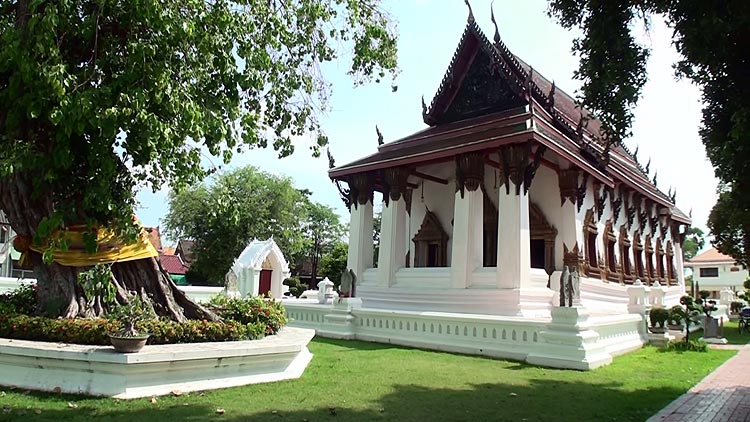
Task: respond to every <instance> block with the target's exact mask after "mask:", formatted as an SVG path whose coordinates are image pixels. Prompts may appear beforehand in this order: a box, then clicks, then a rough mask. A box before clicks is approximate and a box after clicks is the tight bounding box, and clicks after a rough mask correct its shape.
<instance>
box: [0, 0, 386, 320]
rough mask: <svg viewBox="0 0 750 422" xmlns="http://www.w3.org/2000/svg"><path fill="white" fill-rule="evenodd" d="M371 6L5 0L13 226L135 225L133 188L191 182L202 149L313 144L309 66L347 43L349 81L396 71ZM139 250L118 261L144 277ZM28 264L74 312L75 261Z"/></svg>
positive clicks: (2, 136)
mask: <svg viewBox="0 0 750 422" xmlns="http://www.w3.org/2000/svg"><path fill="white" fill-rule="evenodd" d="M379 6H380V0H357V1H352V0H333V1H328V0H287V1H279V0H236V1H232V0H212V1H206V0H179V1H175V0H163V1H151V2H143V1H137V0H72V1H33V0H10V1H5V2H2V4H0V208H1V209H2V210H3V211H4V212H5V214H6V215H7V216H8V219H9V221H10V223H11V225H12V226H13V229H14V230H15V231H16V232H17V233H18V234H19V236H20V237H24V238H32V239H34V242H35V243H42V242H43V241H44V240H45V239H47V238H49V237H50V235H51V234H52V233H54V231H55V230H56V229H59V228H68V227H71V226H76V225H83V226H85V227H86V230H88V233H89V235H88V236H85V239H86V240H88V241H87V248H89V249H93V248H96V245H95V241H94V239H95V237H96V236H95V233H96V229H97V228H99V227H108V228H111V229H115V230H117V231H118V232H121V233H123V234H127V235H128V236H129V237H130V238H131V239H132V238H134V237H135V236H136V232H137V231H138V227H137V225H134V224H133V222H132V220H131V218H132V215H133V207H134V205H135V200H134V195H135V193H134V192H135V191H136V190H137V189H138V188H141V187H144V186H145V187H152V188H154V189H156V188H161V187H163V186H170V187H171V188H173V189H180V188H183V187H186V186H191V185H193V184H195V183H196V182H197V181H198V180H200V179H201V178H202V177H204V176H205V175H206V174H207V173H208V172H209V171H210V170H207V169H205V168H203V167H201V158H202V155H203V154H210V155H213V156H218V157H221V159H222V160H223V161H224V162H227V161H228V160H229V159H230V158H231V157H232V154H233V153H235V152H237V151H242V150H244V149H246V148H251V147H267V146H269V145H271V146H273V148H274V149H276V150H277V151H278V152H279V155H282V156H283V155H288V154H290V153H292V151H293V150H294V144H293V139H295V138H296V137H300V136H307V137H311V138H312V139H315V140H316V141H317V142H316V143H315V146H313V147H312V150H313V151H312V152H313V153H314V154H318V153H319V148H320V147H321V146H323V145H325V144H326V142H327V140H326V137H325V135H324V133H323V131H322V130H321V128H320V125H319V122H318V116H319V114H320V112H321V111H322V110H324V109H325V108H326V100H327V98H328V95H329V91H330V87H329V85H328V84H327V83H326V81H325V79H324V77H323V75H322V73H321V71H320V64H321V63H325V62H330V61H332V60H334V59H336V58H337V57H340V56H342V55H344V56H351V67H350V73H351V75H352V76H353V78H354V81H355V83H363V82H366V81H369V80H371V79H378V80H380V79H381V78H383V77H385V76H386V75H387V74H392V73H393V72H395V67H396V40H395V34H394V31H393V28H392V25H391V23H390V21H389V17H388V16H387V15H386V14H385V13H384V12H383V11H382V10H381V9H380V7H379ZM150 261H152V264H153V265H152V267H153V268H150V269H149V272H148V273H147V272H144V271H139V272H137V275H136V272H133V271H130V269H127V268H125V267H123V271H122V272H117V271H116V272H115V273H116V274H119V275H123V274H130V276H129V277H130V278H133V280H136V279H137V280H140V279H142V278H144V277H145V278H148V279H151V278H154V277H156V275H155V274H156V273H157V272H158V271H156V270H158V266H157V265H156V261H154V260H153V259H151V260H150ZM33 263H34V269H35V272H36V275H37V278H38V279H39V283H40V297H43V298H45V299H44V300H62V301H63V302H65V301H70V302H71V305H70V306H69V307H68V311H67V313H66V315H69V316H72V315H75V314H79V306H77V305H74V304H73V301H76V298H77V297H79V296H80V292H77V291H76V288H75V287H74V283H75V273H76V272H78V270H76V269H71V268H65V269H63V268H60V267H59V266H58V267H54V268H52V269H50V268H48V267H50V266H48V265H45V263H43V262H42V260H41V259H40V258H38V257H34V258H33ZM55 265H57V264H55ZM125 270H127V271H125ZM161 272H162V273H163V271H161ZM162 275H163V274H162ZM116 277H117V275H116ZM161 278H163V277H161ZM52 279H55V283H51V281H52ZM133 283H135V285H139V286H140V287H143V288H144V289H145V290H152V289H153V288H154V287H153V286H150V287H146V286H147V284H148V283H146V282H145V281H144V282H140V281H134V282H133ZM138 283H142V284H138ZM167 284H168V282H166V281H164V282H163V283H161V285H162V288H161V292H160V293H158V294H155V295H154V298H156V299H157V300H158V298H161V297H163V295H164V292H165V287H164V286H166V285H167ZM60 286H64V290H60V289H61V287H60ZM129 288H134V286H130V287H129ZM172 290H174V289H172ZM178 294H179V293H178ZM78 302H79V303H81V304H83V303H85V301H81V300H78ZM186 303H187V302H183V303H182V304H181V305H180V306H184V305H185V304H186ZM171 308H172V309H175V310H177V309H179V306H173V307H171ZM175 312H177V311H175ZM172 315H173V316H179V315H177V314H176V313H174V312H173V313H172Z"/></svg>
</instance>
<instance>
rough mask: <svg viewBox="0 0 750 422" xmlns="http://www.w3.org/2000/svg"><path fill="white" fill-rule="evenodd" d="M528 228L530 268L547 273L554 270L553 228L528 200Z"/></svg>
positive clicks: (554, 231) (555, 231)
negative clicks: (539, 269) (529, 232)
mask: <svg viewBox="0 0 750 422" xmlns="http://www.w3.org/2000/svg"><path fill="white" fill-rule="evenodd" d="M529 229H530V231H531V235H530V238H529V240H530V245H529V246H530V248H531V250H530V251H529V253H530V255H529V256H530V258H531V268H541V269H544V270H545V271H546V272H547V274H552V272H553V271H555V239H556V238H557V229H555V228H554V227H553V226H552V225H551V224H549V222H548V221H547V218H546V217H545V216H544V213H543V212H542V210H541V209H540V208H539V207H538V206H537V205H536V204H534V203H533V202H529Z"/></svg>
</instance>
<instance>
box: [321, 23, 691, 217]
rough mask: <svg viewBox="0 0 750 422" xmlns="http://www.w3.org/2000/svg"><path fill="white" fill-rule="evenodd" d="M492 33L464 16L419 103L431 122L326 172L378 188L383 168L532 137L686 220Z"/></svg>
mask: <svg viewBox="0 0 750 422" xmlns="http://www.w3.org/2000/svg"><path fill="white" fill-rule="evenodd" d="M493 23H494V17H493ZM493 38H494V39H493V41H490V40H489V39H488V38H487V37H486V36H485V35H484V33H483V32H482V30H481V29H480V28H479V27H478V26H477V24H476V22H475V20H474V18H473V15H471V14H470V15H469V19H468V22H467V25H466V28H465V30H464V33H463V36H462V37H461V41H460V42H459V45H458V48H457V49H456V52H455V53H454V55H453V59H452V60H451V63H450V66H449V67H448V70H447V72H446V74H445V76H444V77H443V80H442V83H441V84H440V88H439V89H438V91H437V94H436V95H435V97H434V98H433V99H432V101H431V102H430V104H429V106H427V105H426V104H424V101H423V105H422V109H423V110H422V116H423V120H424V122H425V123H426V124H427V125H429V127H428V128H427V129H424V130H422V131H419V132H417V133H414V134H412V135H409V136H407V137H404V138H401V139H398V140H396V141H393V142H390V143H386V144H383V145H380V146H379V147H378V151H377V152H376V153H375V154H372V155H370V156H367V157H365V158H362V159H360V160H357V161H354V162H351V163H349V164H346V165H342V166H339V167H336V168H334V169H332V170H331V171H330V173H329V175H330V177H331V178H332V179H334V180H341V181H349V178H350V177H351V176H352V175H354V174H361V173H368V174H369V175H371V177H373V178H374V179H375V180H374V185H375V187H376V189H377V188H378V186H381V187H382V186H383V184H382V183H381V182H382V181H381V180H379V179H378V171H379V170H382V169H385V168H391V167H396V166H415V165H416V164H425V163H430V162H440V161H446V160H450V159H452V158H453V157H455V156H456V155H457V154H461V153H466V152H476V151H490V150H492V149H493V148H497V147H500V146H503V145H508V144H514V143H520V142H528V141H535V142H536V143H538V144H539V145H542V146H544V147H546V149H547V150H549V151H551V152H554V153H555V154H556V155H558V156H560V157H562V158H564V159H565V160H567V161H568V162H569V163H571V164H572V165H574V166H576V167H578V168H580V169H581V170H583V171H584V173H585V174H587V175H590V176H591V177H593V178H595V179H596V180H597V181H598V182H599V183H601V184H603V185H605V186H608V187H609V188H615V187H619V186H623V187H627V188H630V189H632V190H634V191H635V192H638V193H639V194H641V195H642V196H643V197H644V198H646V199H647V200H650V201H653V202H654V203H655V204H658V205H659V206H661V207H664V208H667V209H669V210H670V211H671V216H672V219H673V220H675V221H676V222H680V223H684V224H690V218H689V217H688V216H686V215H685V214H684V213H682V212H681V211H679V210H678V209H677V208H676V207H675V204H674V200H675V195H674V194H669V195H668V194H665V193H663V192H661V191H660V190H659V189H658V188H657V187H656V184H655V180H654V181H652V180H649V177H648V174H647V172H646V171H645V170H644V169H643V167H642V166H641V165H640V164H639V163H638V161H637V159H636V157H635V155H634V154H632V153H631V152H630V151H628V149H627V148H626V147H625V146H623V145H614V146H611V147H608V146H607V145H606V143H605V142H603V141H602V139H603V136H602V133H601V127H600V122H599V121H598V120H597V119H596V118H594V117H592V115H591V114H590V113H588V112H587V111H586V110H582V109H581V108H580V107H579V106H578V105H577V104H576V102H575V100H574V99H573V98H572V97H571V96H570V95H568V94H566V93H565V92H563V91H562V90H559V89H557V88H556V87H555V84H554V83H553V82H550V81H549V80H548V79H546V78H545V77H544V76H542V75H541V74H539V73H538V72H535V71H534V70H533V68H532V67H531V66H529V65H528V64H526V63H525V62H524V61H522V60H521V59H520V58H518V56H516V55H514V54H513V53H512V52H511V51H510V50H509V49H508V48H507V47H506V45H505V44H504V43H503V41H502V39H501V38H500V35H499V32H498V31H497V27H495V35H494V37H493ZM543 160H544V159H543Z"/></svg>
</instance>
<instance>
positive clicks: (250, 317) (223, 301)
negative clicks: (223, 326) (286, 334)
mask: <svg viewBox="0 0 750 422" xmlns="http://www.w3.org/2000/svg"><path fill="white" fill-rule="evenodd" d="M210 305H211V306H212V307H213V308H214V310H215V311H216V312H217V313H218V314H219V316H221V318H222V319H224V320H233V321H237V322H239V323H240V324H258V323H260V324H262V325H263V326H264V328H263V329H264V332H265V334H276V333H277V332H279V330H280V329H281V327H283V326H284V325H286V323H287V319H286V314H285V312H284V307H283V306H282V305H281V302H277V301H274V300H268V301H266V300H264V299H263V298H262V297H260V296H253V297H250V298H230V297H227V296H224V295H218V296H214V297H213V298H212V299H211V302H210Z"/></svg>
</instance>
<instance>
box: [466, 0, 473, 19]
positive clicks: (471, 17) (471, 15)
mask: <svg viewBox="0 0 750 422" xmlns="http://www.w3.org/2000/svg"><path fill="white" fill-rule="evenodd" d="M464 3H466V6H467V7H468V8H469V17H468V18H466V21H467V22H471V23H473V22H474V11H472V10H471V5H470V4H469V0H464Z"/></svg>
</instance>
